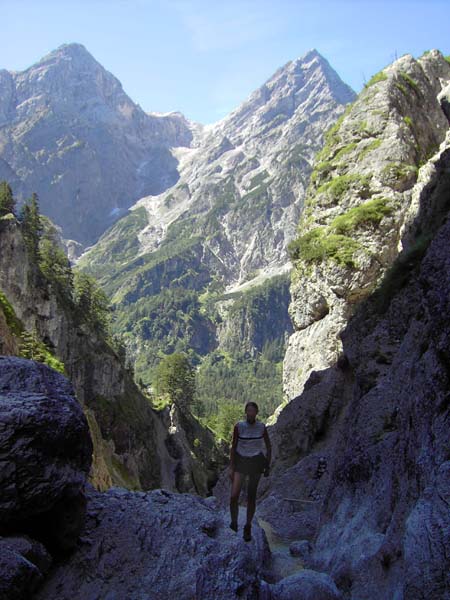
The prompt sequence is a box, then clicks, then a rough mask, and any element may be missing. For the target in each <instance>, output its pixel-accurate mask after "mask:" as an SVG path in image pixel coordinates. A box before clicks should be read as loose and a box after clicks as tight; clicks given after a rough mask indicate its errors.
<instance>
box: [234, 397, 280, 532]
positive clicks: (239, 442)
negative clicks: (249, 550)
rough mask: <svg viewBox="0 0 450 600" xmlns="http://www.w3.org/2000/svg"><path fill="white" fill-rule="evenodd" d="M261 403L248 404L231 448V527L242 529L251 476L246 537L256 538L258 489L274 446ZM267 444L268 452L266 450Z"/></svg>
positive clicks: (245, 527)
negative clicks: (243, 505) (260, 413)
mask: <svg viewBox="0 0 450 600" xmlns="http://www.w3.org/2000/svg"><path fill="white" fill-rule="evenodd" d="M257 414H258V405H257V404H256V402H247V404H246V405H245V415H246V417H247V418H246V420H245V421H238V423H236V424H235V426H234V429H233V441H232V444H231V451H230V471H229V474H230V480H231V482H232V485H231V497H230V513H231V523H230V527H231V529H234V531H237V530H238V515H239V495H240V493H241V486H242V482H243V479H244V478H245V476H247V475H248V486H247V523H246V524H245V525H244V540H245V541H246V542H249V541H250V540H251V539H252V535H251V531H252V519H253V515H254V514H255V508H256V490H257V488H258V483H259V479H260V477H261V474H262V473H264V476H265V477H267V476H268V475H269V469H270V460H271V456H272V445H271V443H270V439H269V434H268V433H267V428H266V426H265V424H264V423H262V421H258V420H257V419H256V415H257ZM264 443H265V450H266V454H267V456H266V455H265V453H264Z"/></svg>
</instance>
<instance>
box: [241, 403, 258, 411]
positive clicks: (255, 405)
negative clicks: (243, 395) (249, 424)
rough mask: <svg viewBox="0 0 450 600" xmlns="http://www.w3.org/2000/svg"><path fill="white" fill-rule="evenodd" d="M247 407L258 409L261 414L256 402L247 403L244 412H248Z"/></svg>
mask: <svg viewBox="0 0 450 600" xmlns="http://www.w3.org/2000/svg"><path fill="white" fill-rule="evenodd" d="M247 406H253V407H254V408H256V410H257V412H259V408H258V405H257V404H256V402H247V404H246V405H245V408H244V411H247Z"/></svg>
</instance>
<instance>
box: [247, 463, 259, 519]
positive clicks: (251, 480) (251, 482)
mask: <svg viewBox="0 0 450 600" xmlns="http://www.w3.org/2000/svg"><path fill="white" fill-rule="evenodd" d="M260 478H261V473H255V474H253V475H249V476H248V487H247V525H251V522H252V519H253V515H254V514H255V510H256V492H257V489H258V483H259V480H260Z"/></svg>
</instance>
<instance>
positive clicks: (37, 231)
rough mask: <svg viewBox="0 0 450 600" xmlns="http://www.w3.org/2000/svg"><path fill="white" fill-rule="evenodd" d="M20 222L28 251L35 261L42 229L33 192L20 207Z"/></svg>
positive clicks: (36, 198)
mask: <svg viewBox="0 0 450 600" xmlns="http://www.w3.org/2000/svg"><path fill="white" fill-rule="evenodd" d="M21 221H22V227H23V235H24V238H25V242H26V244H27V248H28V251H29V252H30V254H31V255H32V257H33V258H34V259H35V260H36V261H37V260H38V258H39V240H40V239H41V235H42V231H43V227H42V223H41V216H40V214H39V199H38V195H37V194H36V193H35V192H33V193H32V195H31V198H29V199H28V200H27V201H26V202H25V204H24V205H23V207H22V211H21Z"/></svg>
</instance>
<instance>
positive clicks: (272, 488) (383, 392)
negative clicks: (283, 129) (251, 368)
mask: <svg viewBox="0 0 450 600" xmlns="http://www.w3.org/2000/svg"><path fill="white" fill-rule="evenodd" d="M449 85H450V64H449V61H448V60H446V59H445V58H444V57H443V56H442V55H441V54H440V53H439V52H438V51H431V52H428V53H426V54H424V55H423V56H422V57H420V58H419V59H414V58H413V57H412V56H409V55H407V56H404V57H401V58H400V59H398V60H397V61H395V62H394V63H393V64H392V65H390V66H388V67H387V68H386V69H384V70H383V71H381V72H380V73H379V74H377V75H376V76H374V78H372V80H371V81H369V82H368V84H367V86H366V88H365V89H364V90H363V92H362V93H361V94H360V95H359V97H358V98H357V100H356V101H355V102H354V103H352V104H351V105H349V106H348V108H347V109H346V111H345V113H344V114H343V115H342V117H341V118H340V119H339V120H338V122H337V123H336V124H335V126H333V127H332V129H330V130H328V133H327V134H326V136H325V144H324V147H323V148H322V150H321V151H320V154H319V155H318V156H317V157H316V159H315V166H314V170H313V171H312V174H311V177H310V185H309V189H308V192H307V195H306V199H305V207H304V209H303V210H301V211H300V212H301V216H300V223H299V225H298V230H297V237H295V238H293V240H292V242H291V243H290V245H289V252H290V257H291V260H292V264H293V268H292V279H291V285H290V294H291V303H290V306H289V313H290V315H291V318H292V324H293V328H294V332H293V333H292V335H291V336H290V339H289V343H288V348H287V352H286V356H285V358H284V369H283V373H284V392H285V402H284V403H283V404H282V405H281V406H280V407H279V409H278V410H277V411H276V412H275V414H274V415H273V417H272V418H271V419H270V421H269V423H270V424H269V427H268V429H269V435H270V436H271V439H272V443H273V458H274V465H273V471H272V473H271V475H270V477H268V478H264V479H262V480H261V483H260V488H259V500H258V506H257V513H256V517H257V519H256V520H257V521H259V525H258V522H256V523H255V527H254V533H253V540H252V542H251V543H250V544H246V543H245V542H243V540H242V538H241V534H240V532H239V533H238V534H236V533H234V532H233V531H232V530H231V529H230V528H229V527H228V505H227V503H228V495H229V480H228V475H227V472H226V471H222V472H221V474H220V478H219V480H218V482H217V484H216V485H215V486H214V488H213V489H212V492H213V495H211V496H208V497H204V496H202V494H198V492H197V493H196V494H192V493H191V492H192V489H189V487H188V488H187V489H186V491H185V492H184V493H179V492H180V491H181V492H183V490H182V489H180V488H178V490H176V489H169V485H167V483H169V482H168V480H166V481H164V480H163V479H159V480H158V479H157V478H156V477H155V479H153V480H146V479H145V478H144V477H143V475H142V479H141V491H132V490H129V489H125V487H127V486H126V485H125V486H124V484H126V483H127V482H125V481H120V482H119V485H120V486H121V487H119V486H117V485H115V486H113V487H110V485H111V481H108V482H107V484H106V485H105V486H104V488H103V489H95V488H94V486H92V483H89V482H88V481H87V477H88V472H89V469H90V467H91V465H90V462H91V457H90V454H91V443H92V442H91V441H90V435H89V428H88V420H87V419H86V416H84V415H85V412H86V407H83V408H84V412H83V410H82V405H83V404H86V405H87V406H88V407H89V401H88V400H87V398H88V397H87V396H86V395H84V394H86V387H85V384H86V382H87V381H96V378H97V377H100V375H99V374H98V373H101V372H102V370H101V369H102V368H104V367H103V366H100V363H103V364H104V363H105V356H108V353H106V354H101V355H100V356H99V359H98V362H94V365H93V367H94V368H93V369H92V371H90V373H91V374H90V377H87V376H86V370H85V371H79V370H75V368H72V370H71V371H70V374H71V379H72V381H74V384H75V385H74V388H75V390H74V389H73V388H72V387H71V384H70V383H69V382H68V381H67V379H65V378H64V377H63V376H62V375H60V374H57V373H56V372H55V371H53V370H51V369H50V368H48V367H45V366H43V365H38V364H37V363H35V362H34V361H26V360H24V359H19V358H13V357H7V358H2V359H1V363H0V373H1V377H0V398H1V410H2V413H3V415H4V417H2V429H1V435H0V447H1V449H2V463H3V464H2V489H5V490H8V494H7V495H5V494H4V495H3V496H2V503H1V511H0V527H1V529H0V533H1V535H2V538H1V545H2V552H1V554H0V556H1V559H0V560H1V572H2V585H3V589H2V590H1V592H0V593H3V594H4V596H5V598H15V597H16V598H22V597H25V598H26V597H30V596H31V595H33V596H31V597H37V598H42V599H44V598H48V599H51V598H55V599H56V598H66V597H67V598H69V597H71V598H80V599H81V598H91V597H92V598H108V599H109V600H112V599H120V598H136V599H141V598H143V599H144V598H148V599H149V600H150V599H153V598H161V599H162V598H168V597H172V596H173V595H175V596H176V597H179V598H205V599H209V598H214V599H215V598H224V599H225V598H227V599H228V598H255V599H257V598H262V599H265V598H267V599H273V600H288V599H291V598H295V599H299V600H303V599H305V600H312V599H313V598H314V599H316V600H317V599H318V598H320V599H321V600H328V599H330V600H331V599H338V598H340V599H342V600H344V599H345V600H375V599H377V600H380V599H382V600H392V599H394V600H416V599H424V600H425V599H427V600H428V599H431V600H434V599H436V600H442V599H443V600H447V599H448V598H450V580H449V573H450V561H449V556H448V550H447V549H448V548H449V547H450V511H449V505H450V446H449V436H448V431H449V397H450V396H449V389H450V372H449V364H450V360H449V359H450V356H449V347H450V344H449V342H450V328H449V323H448V318H447V315H448V313H449V309H450V287H449V286H450V257H449V252H448V241H449V239H450V223H449V221H448V211H449V209H450V133H449V122H450V113H449V111H448V105H449V94H450V88H449ZM336 116H337V115H336ZM0 225H1V227H2V229H1V231H0V243H1V244H2V248H1V253H0V256H1V257H2V261H3V259H4V257H5V262H4V265H3V264H2V272H3V273H6V276H5V275H3V279H2V281H1V287H2V290H3V291H4V292H5V294H6V296H7V297H8V298H9V299H10V300H11V304H12V305H13V306H14V308H15V309H16V312H17V315H18V317H20V318H21V319H23V320H24V322H25V323H27V324H28V326H29V327H31V326H32V324H33V323H36V326H37V327H39V328H40V332H41V335H42V337H44V334H46V335H47V337H48V338H50V339H53V340H57V339H58V337H57V336H56V333H57V332H61V331H63V330H64V329H61V323H64V320H63V319H62V318H59V319H56V320H55V319H54V318H51V317H50V314H49V312H48V310H47V311H45V310H43V309H41V310H40V311H39V315H40V316H39V318H38V317H36V316H35V313H34V308H33V306H32V304H31V303H28V301H27V300H24V299H27V298H29V297H30V296H32V295H33V294H36V291H34V290H32V289H30V288H27V287H26V285H27V283H26V282H28V281H29V280H30V277H28V276H25V275H22V276H20V277H19V273H18V271H17V265H22V268H25V269H26V265H27V260H26V258H25V256H24V255H23V256H22V259H20V260H19V258H18V255H17V254H16V255H14V254H12V253H14V252H19V250H18V248H19V249H20V230H19V227H18V225H17V224H16V223H15V222H14V220H13V219H3V220H2V221H1V222H0ZM17 240H19V241H17ZM8 253H9V254H8ZM8 269H9V270H8ZM8 272H9V273H10V275H9V276H8V275H7V274H8ZM31 279H32V278H31ZM17 280H19V282H20V281H21V282H22V283H21V284H20V285H17V284H16V283H15V282H16V281H17ZM8 282H9V283H8ZM6 285H8V286H9V287H7V288H6V289H5V287H4V286H6ZM47 295H48V296H49V297H50V298H51V291H50V292H49V291H48V290H47ZM47 302H49V299H48V298H47ZM41 306H42V307H43V306H47V307H48V304H42V305H41ZM17 307H20V308H17ZM54 310H56V308H55V309H54ZM0 314H1V313H0ZM56 322H59V328H56V329H53V328H54V326H55V323H56ZM1 323H2V321H0V325H1ZM3 323H6V324H8V316H7V314H6V313H5V311H4V315H3ZM9 323H11V318H10V317H9ZM67 329H72V327H71V326H67ZM3 331H4V334H3ZM47 332H48V333H47ZM59 335H61V333H60V334H59ZM52 336H53V337H52ZM55 336H56V337H55ZM67 339H68V338H66V340H65V341H64V340H63V341H61V342H60V343H59V344H58V343H56V341H55V342H54V347H55V348H59V354H60V355H61V356H62V355H64V358H65V362H66V363H67V365H68V366H69V367H70V366H71V364H72V362H71V361H70V360H69V359H70V356H71V354H70V352H75V350H74V348H72V350H70V352H69V350H68V349H65V348H66V346H67ZM15 343H16V342H15V336H14V332H13V331H11V327H10V325H9V326H7V327H4V328H3V330H2V344H3V345H2V353H7V354H14V353H15ZM87 343H88V344H91V343H92V342H91V341H89V342H87ZM72 346H76V344H72ZM6 349H7V351H6ZM103 351H104V352H106V350H103ZM79 352H81V351H80V350H79ZM83 352H85V350H83ZM108 352H110V351H108ZM64 353H66V354H64ZM95 354H98V347H97V349H96V350H95V352H93V353H92V354H90V358H89V360H91V361H92V360H93V355H95ZM76 356H77V358H78V361H79V359H80V356H79V354H78V355H76ZM109 360H112V359H111V358H110V359H109ZM115 360H116V359H115ZM119 364H120V360H119V362H116V363H115V365H116V369H117V372H118V373H122V374H123V373H124V372H123V370H121V368H120V367H119V366H118V365H119ZM85 369H86V367H85ZM116 369H111V371H110V372H112V371H115V370H116ZM123 376H124V377H125V375H123ZM108 379H109V375H108V376H106V377H105V379H104V380H103V382H102V386H104V385H106V383H105V382H106V380H108ZM97 385H99V386H100V383H98V382H97ZM129 385H131V383H130V384H129ZM99 389H100V388H99ZM74 392H76V396H77V398H78V401H77V400H76V398H75V393H74ZM109 393H111V394H112V395H114V393H113V392H109ZM124 396H125V397H126V398H129V397H130V393H129V392H127V393H126V394H124ZM78 402H79V403H78ZM139 402H141V403H142V400H140V401H139ZM41 406H45V407H46V408H45V410H36V407H41ZM137 406H141V404H137ZM130 410H131V411H132V412H133V411H135V410H136V408H135V407H134V406H133V405H131V407H130ZM158 419H159V418H157V417H156V416H152V422H153V425H152V426H151V427H152V428H153V432H155V431H159V430H161V426H160V425H158V424H157V423H159V420H158ZM55 423H57V426H56V427H55ZM147 423H149V421H147ZM134 426H135V423H134V422H130V423H128V425H127V427H128V429H127V431H126V432H125V433H124V432H123V431H122V432H119V433H121V435H119V433H117V439H118V440H122V441H124V440H128V439H129V436H131V439H135V441H134V444H135V449H136V451H138V450H139V448H141V447H142V438H139V437H137V438H133V435H134V434H133V427H134ZM158 428H159V429H158ZM149 431H151V429H149V425H148V424H147V426H146V432H149ZM57 432H59V436H60V437H59V438H58V433H57ZM41 440H45V443H44V444H42V443H39V442H40V441H41ZM148 442H149V443H151V444H152V446H151V447H148V446H147V449H148V454H147V457H148V460H150V459H152V460H154V461H157V460H159V461H163V460H164V459H163V454H162V452H161V443H160V442H158V435H155V434H153V436H152V435H149V440H148ZM63 450H64V452H62V451H63ZM138 454H139V452H138ZM123 459H124V460H125V455H124V456H123ZM154 464H155V463H150V462H149V463H148V465H147V466H146V468H145V469H143V468H142V467H141V469H142V470H141V473H142V474H143V473H144V472H145V473H147V474H152V473H154V470H153V469H154V466H153V465H154ZM159 464H161V462H160V463H159ZM156 465H158V463H157V462H156ZM204 468H205V467H204V465H199V467H198V470H199V471H202V469H204ZM219 470H220V469H219ZM42 472H44V473H45V477H43V476H42ZM138 472H139V469H138ZM3 482H4V484H3ZM166 482H167V483H166ZM172 482H173V480H172ZM93 483H96V482H93ZM115 483H117V481H116V482H115ZM166 485H167V487H166ZM122 486H124V487H122ZM97 487H99V486H98V485H97ZM106 488H109V489H106ZM242 510H243V508H242V507H241V512H242ZM61 520H63V521H64V522H66V523H67V524H68V525H67V526H68V528H69V530H70V531H69V532H68V531H67V530H62V531H61V530H60V528H59V527H58V523H60V522H61ZM39 524H42V525H41V526H40V527H39V526H38V525H39ZM58 533H59V534H61V533H62V535H57V534H58Z"/></svg>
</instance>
